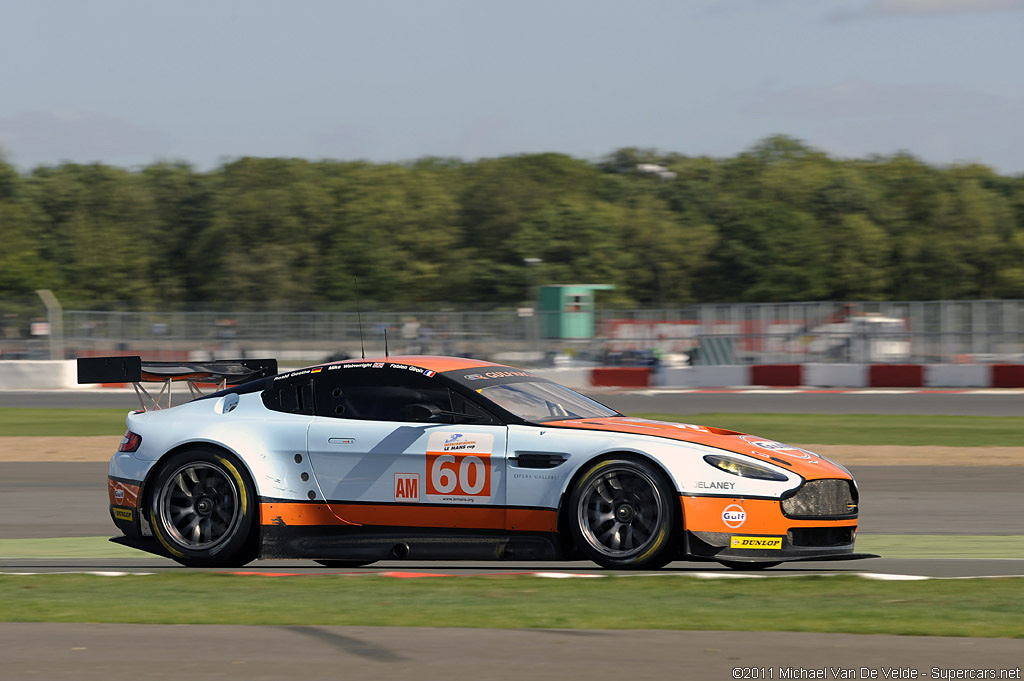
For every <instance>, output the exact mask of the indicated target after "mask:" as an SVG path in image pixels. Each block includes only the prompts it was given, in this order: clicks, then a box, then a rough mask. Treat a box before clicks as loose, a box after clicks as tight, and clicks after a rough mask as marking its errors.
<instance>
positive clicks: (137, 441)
mask: <svg viewBox="0 0 1024 681" xmlns="http://www.w3.org/2000/svg"><path fill="white" fill-rule="evenodd" d="M141 444H142V436H141V435H139V434H138V433H133V432H132V431H130V430H126V431H125V433H124V437H123V438H121V446H120V447H118V448H117V451H119V452H134V451H136V450H138V448H139V445H141Z"/></svg>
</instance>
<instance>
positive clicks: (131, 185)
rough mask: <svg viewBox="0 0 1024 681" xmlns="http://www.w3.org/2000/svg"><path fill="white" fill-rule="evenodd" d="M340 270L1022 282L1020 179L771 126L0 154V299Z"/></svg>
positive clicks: (197, 293) (456, 298)
mask: <svg viewBox="0 0 1024 681" xmlns="http://www.w3.org/2000/svg"><path fill="white" fill-rule="evenodd" d="M653 166H658V167H653ZM533 258H536V259H540V260H541V261H542V262H539V263H535V264H532V265H530V264H527V261H526V259H533ZM356 282H358V289H359V291H358V293H359V295H360V297H362V299H363V300H364V302H365V303H366V304H371V303H376V304H386V305H389V306H401V307H408V306H415V305H417V304H422V303H441V302H444V303H447V304H450V305H455V306H478V307H479V306H488V307H502V306H517V305H520V304H522V303H523V302H524V301H526V300H528V299H529V298H530V297H531V296H530V292H531V290H532V287H533V286H536V285H538V284H543V283H602V284H614V285H615V287H616V288H615V290H614V291H610V292H607V293H603V294H601V295H602V298H601V301H602V304H603V305H606V306H669V305H676V304H686V303H695V302H773V301H780V302H781V301H799V300H887V299H888V300H927V299H976V298H1024V176H1018V177H1008V176H1003V175H999V174H997V173H995V172H993V171H992V170H991V169H989V168H987V167H985V166H982V165H955V166H950V167H936V166H932V165H929V164H926V163H924V162H922V161H920V160H918V159H915V158H914V157H912V156H910V155H908V154H902V153H901V154H896V155H892V156H880V157H870V158H864V159H838V158H834V157H831V156H830V155H828V154H827V153H825V152H822V151H819V150H816V149H813V148H810V147H808V146H807V145H805V144H803V143H801V142H800V141H798V140H794V139H792V138H788V137H781V136H780V137H772V138H768V139H765V140H763V141H762V142H760V143H758V144H757V145H756V146H754V147H753V148H751V149H749V150H748V151H746V152H743V153H740V154H737V155H736V156H733V157H730V158H708V157H689V156H685V155H681V154H666V153H659V152H657V151H654V150H644V149H621V150H618V151H616V152H614V153H612V154H610V155H608V156H607V157H605V158H604V159H601V160H600V161H598V162H591V161H586V160H580V159H576V158H572V157H569V156H565V155H562V154H554V153H547V154H530V155H522V156H510V157H502V158H492V159H483V160H479V161H474V162H463V161H460V160H457V159H447V158H424V159H419V160H417V161H414V162H410V163H405V164H374V163H368V162H362V161H351V162H348V161H310V160H302V159H281V158H241V159H238V160H235V161H232V162H229V163H226V164H224V165H222V166H220V167H218V168H216V169H214V170H211V171H208V172H200V171H197V170H195V169H193V168H192V167H190V166H189V165H187V164H182V163H155V164H153V165H149V166H146V167H143V168H140V169H132V170H128V169H123V168H118V167H112V166H108V165H103V164H92V165H78V164H71V163H68V164H63V165H58V166H44V167H38V168H35V169H33V170H31V171H29V172H26V173H21V172H18V171H17V170H16V169H15V168H14V167H13V166H12V165H10V164H9V163H6V162H4V161H3V159H2V158H0V300H2V299H14V298H20V297H26V296H31V295H32V292H33V291H34V290H36V289H40V288H49V289H52V290H53V291H54V292H55V293H56V294H57V296H58V297H59V298H60V299H61V300H62V301H63V302H64V303H65V306H66V307H69V306H71V307H80V308H87V307H95V306H109V305H111V304H120V305H125V306H133V307H140V308H147V307H167V306H172V307H176V308H180V307H185V306H188V305H192V304H204V305H216V306H223V307H235V308H238V307H239V306H244V305H248V304H253V305H259V306H263V307H265V306H268V305H269V306H274V307H278V308H282V309H283V308H293V309H302V308H329V307H351V306H352V305H353V304H354V300H355V297H356V293H357V292H356V290H355V289H356V285H357V284H356Z"/></svg>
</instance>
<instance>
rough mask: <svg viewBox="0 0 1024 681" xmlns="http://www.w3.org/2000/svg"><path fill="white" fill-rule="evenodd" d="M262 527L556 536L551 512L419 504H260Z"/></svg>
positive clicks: (555, 516)
mask: <svg viewBox="0 0 1024 681" xmlns="http://www.w3.org/2000/svg"><path fill="white" fill-rule="evenodd" d="M260 517H261V522H262V523H263V524H264V525H377V526H398V527H458V528H470V529H481V530H506V529H507V530H516V531H519V532H555V531H556V530H557V527H558V514H557V513H556V512H555V511H554V509H532V508H531V509H522V508H509V509H506V508H502V507H500V506H489V507H480V508H464V507H446V506H422V505H419V504H305V503H301V502H265V503H263V504H260Z"/></svg>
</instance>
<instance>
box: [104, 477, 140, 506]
mask: <svg viewBox="0 0 1024 681" xmlns="http://www.w3.org/2000/svg"><path fill="white" fill-rule="evenodd" d="M107 495H108V496H109V498H110V504H111V505H112V506H129V507H137V506H138V505H139V486H138V485H132V484H130V483H127V482H121V481H120V480H111V479H110V478H107Z"/></svg>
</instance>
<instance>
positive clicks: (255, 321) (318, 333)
mask: <svg viewBox="0 0 1024 681" xmlns="http://www.w3.org/2000/svg"><path fill="white" fill-rule="evenodd" d="M430 307H431V306H424V307H423V309H416V310H409V311H406V312H387V313H382V312H363V313H362V314H361V315H359V314H357V313H355V312H334V311H319V312H317V311H314V312H284V311H263V312H245V311H227V310H225V311H201V312H194V311H163V312H160V311H156V312H153V311H112V310H106V311H93V310H65V311H64V313H63V333H64V337H63V346H64V353H65V354H66V356H69V357H75V356H85V355H97V354H110V353H128V352H131V353H142V354H145V355H147V356H150V357H152V358H154V359H155V358H160V357H164V358H167V359H185V358H193V359H197V358H201V357H214V356H216V357H225V356H228V355H248V356H255V355H265V354H269V355H271V356H275V357H278V358H279V359H281V360H283V361H285V362H289V361H291V362H294V363H301V362H309V361H318V360H320V359H323V358H325V357H327V356H330V355H349V356H358V355H359V353H360V352H361V345H362V346H365V348H366V353H367V355H368V356H370V355H377V354H382V353H383V351H384V335H385V330H386V331H387V339H388V345H389V350H390V352H391V353H392V354H399V353H435V354H455V355H467V356H475V357H484V358H494V359H499V360H502V361H508V362H517V363H520V364H527V365H530V364H544V363H553V362H554V363H571V362H574V361H575V362H592V363H602V364H608V363H644V362H650V361H660V362H663V363H694V364H754V363H803V362H873V363H874V362H936V363H952V362H974V363H977V362H982V363H992V362H1013V363H1020V362H1024V300H996V301H924V302H807V303H763V304H705V305H692V306H687V307H677V308H668V309H643V310H610V309H603V310H597V311H596V312H595V314H594V325H593V331H594V332H593V336H592V337H588V338H545V337H543V333H542V330H543V329H545V328H549V327H550V325H548V324H545V323H544V316H545V315H551V314H558V313H536V314H530V313H529V311H527V310H507V311H506V310H503V311H491V312H472V311H453V310H441V311H434V310H431V309H430ZM435 307H436V306H435ZM12 310H15V311H12ZM0 313H2V314H3V315H4V316H3V328H2V332H3V333H2V336H0V358H2V359H10V358H45V357H49V356H50V353H51V344H50V340H51V338H50V336H49V335H48V333H47V332H48V325H47V324H46V321H47V318H46V312H45V310H44V309H43V308H42V306H41V305H39V304H37V305H35V306H33V305H31V304H24V305H21V306H20V307H19V306H11V305H8V306H7V307H6V308H5V307H3V305H2V303H0ZM360 317H361V324H360ZM361 336H362V338H361ZM54 347H59V346H54Z"/></svg>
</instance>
